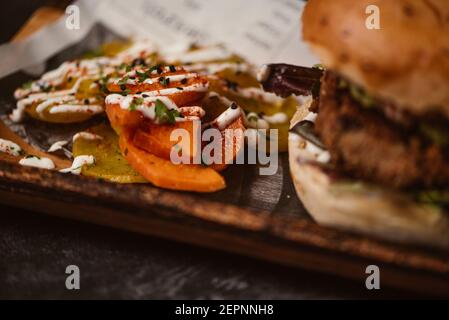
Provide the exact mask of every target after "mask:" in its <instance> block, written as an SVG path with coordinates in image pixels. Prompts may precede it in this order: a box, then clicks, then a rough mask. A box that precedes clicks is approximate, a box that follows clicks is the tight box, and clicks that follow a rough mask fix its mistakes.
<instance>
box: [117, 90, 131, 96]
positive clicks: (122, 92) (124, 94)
mask: <svg viewBox="0 0 449 320" xmlns="http://www.w3.org/2000/svg"><path fill="white" fill-rule="evenodd" d="M130 92H131V90H130V89H125V90H122V91H120V92H119V94H121V95H122V96H127V95H128V94H130Z"/></svg>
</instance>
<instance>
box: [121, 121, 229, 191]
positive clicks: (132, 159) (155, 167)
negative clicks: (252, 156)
mask: <svg viewBox="0 0 449 320" xmlns="http://www.w3.org/2000/svg"><path fill="white" fill-rule="evenodd" d="M119 141H120V149H121V150H122V152H123V154H124V156H125V158H126V160H127V161H128V162H129V163H130V164H131V166H132V167H133V168H134V169H136V171H138V172H139V173H140V174H142V176H144V177H145V178H146V179H147V180H148V181H150V182H151V183H153V184H154V185H155V186H158V187H161V188H166V189H173V190H184V191H195V192H215V191H218V190H221V189H224V188H225V187H226V183H225V180H224V178H223V177H222V176H221V175H220V174H219V173H217V172H216V171H215V170H213V169H210V168H206V167H204V166H201V165H193V164H179V165H176V164H173V163H172V162H171V161H170V160H166V159H162V158H159V157H157V156H155V155H153V154H151V153H149V152H146V151H144V150H141V149H139V148H137V147H136V146H135V145H134V144H133V143H132V134H131V132H130V130H127V129H123V130H122V134H121V136H120V140H119Z"/></svg>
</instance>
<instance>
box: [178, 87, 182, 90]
mask: <svg viewBox="0 0 449 320" xmlns="http://www.w3.org/2000/svg"><path fill="white" fill-rule="evenodd" d="M176 89H178V90H184V88H181V87H176Z"/></svg>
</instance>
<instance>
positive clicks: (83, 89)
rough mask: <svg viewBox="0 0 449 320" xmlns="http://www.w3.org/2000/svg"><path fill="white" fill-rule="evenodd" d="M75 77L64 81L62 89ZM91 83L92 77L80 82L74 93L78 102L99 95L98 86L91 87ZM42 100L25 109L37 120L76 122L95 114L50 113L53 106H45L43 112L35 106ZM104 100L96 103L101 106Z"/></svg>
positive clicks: (72, 83) (74, 80)
mask: <svg viewBox="0 0 449 320" xmlns="http://www.w3.org/2000/svg"><path fill="white" fill-rule="evenodd" d="M76 80H77V79H76V78H75V79H71V80H70V81H66V83H65V84H64V85H63V86H62V88H61V89H62V90H64V89H70V88H71V87H72V86H73V85H74V83H75V82H76ZM92 83H93V80H92V79H86V80H84V81H82V82H81V84H80V86H79V88H78V90H77V93H76V95H75V98H76V99H78V100H79V101H80V103H84V102H83V100H84V99H88V98H91V97H94V96H99V95H100V92H99V89H98V87H96V86H95V87H93V88H91V84H92ZM41 102H42V101H39V102H36V103H33V104H31V105H29V106H28V107H27V108H26V109H25V110H26V113H27V114H28V115H29V116H30V117H32V118H34V119H37V120H41V121H46V122H51V123H76V122H83V121H86V120H89V119H90V118H92V117H93V116H94V115H95V114H94V113H92V112H61V113H50V110H51V109H52V107H53V106H49V107H47V108H46V109H45V110H44V111H43V112H40V113H39V112H37V111H36V108H37V106H38V105H39V103H41ZM103 104H104V102H103V101H102V99H99V100H98V103H96V105H101V106H103Z"/></svg>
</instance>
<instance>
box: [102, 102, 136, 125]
mask: <svg viewBox="0 0 449 320" xmlns="http://www.w3.org/2000/svg"><path fill="white" fill-rule="evenodd" d="M106 114H107V116H108V119H109V121H110V122H111V125H112V127H113V128H119V127H132V128H135V127H138V126H140V124H141V123H142V122H143V120H144V117H143V115H142V113H140V112H139V111H131V110H125V109H122V108H121V107H120V106H119V105H118V104H107V105H106Z"/></svg>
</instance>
